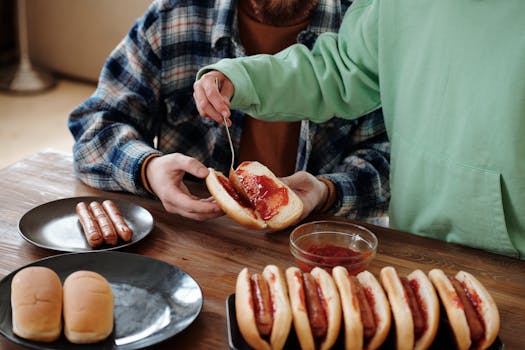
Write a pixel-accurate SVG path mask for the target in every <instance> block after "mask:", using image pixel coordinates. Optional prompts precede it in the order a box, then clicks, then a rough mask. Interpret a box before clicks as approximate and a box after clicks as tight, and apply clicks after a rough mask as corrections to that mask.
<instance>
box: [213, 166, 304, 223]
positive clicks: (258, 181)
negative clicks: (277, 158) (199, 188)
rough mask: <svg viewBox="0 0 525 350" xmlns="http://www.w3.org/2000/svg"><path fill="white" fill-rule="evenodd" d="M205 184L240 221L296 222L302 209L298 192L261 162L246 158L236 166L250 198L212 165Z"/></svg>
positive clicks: (227, 210)
mask: <svg viewBox="0 0 525 350" xmlns="http://www.w3.org/2000/svg"><path fill="white" fill-rule="evenodd" d="M209 170H210V173H209V175H208V176H207V177H206V186H207V187H208V190H209V192H210V193H211V195H212V196H213V197H214V198H215V200H216V202H217V204H218V205H219V207H220V208H221V209H222V210H223V211H224V212H225V213H226V214H227V215H228V216H229V217H231V218H232V219H233V220H235V221H236V222H238V223H239V224H241V225H243V226H246V227H249V228H253V229H259V230H260V229H265V228H267V227H270V228H271V229H274V230H279V229H283V228H286V227H288V226H290V225H292V224H293V223H295V222H296V221H297V220H298V219H299V218H300V217H301V215H302V213H303V202H302V200H301V199H300V198H299V196H297V194H296V193H295V192H294V191H293V190H292V189H291V188H289V187H288V186H287V185H286V184H284V183H283V182H282V181H281V180H279V179H278V178H277V177H276V176H275V175H274V174H273V173H272V172H271V171H270V169H268V168H267V167H265V166H264V165H262V164H261V163H259V162H254V161H253V162H248V161H246V162H243V163H241V165H239V167H238V168H237V169H236V170H235V173H236V174H237V177H238V178H239V179H240V182H241V185H242V186H243V188H244V192H245V193H246V195H247V196H248V197H249V202H247V201H246V200H245V199H243V196H241V195H239V194H238V192H237V191H236V190H235V188H234V186H233V184H232V182H231V181H230V180H229V179H228V178H227V177H226V176H224V175H223V174H222V173H221V172H219V171H216V170H214V169H211V168H210V169H209Z"/></svg>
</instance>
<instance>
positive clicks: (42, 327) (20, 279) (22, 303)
mask: <svg viewBox="0 0 525 350" xmlns="http://www.w3.org/2000/svg"><path fill="white" fill-rule="evenodd" d="M11 308H12V318H13V333H14V334H16V335H18V336H19V337H22V338H25V339H29V340H34V341H41V342H52V341H55V340H57V339H58V338H59V337H60V334H61V332H62V283H61V282H60V278H59V277H58V275H57V274H56V273H55V272H54V271H53V270H51V269H49V268H47V267H42V266H31V267H26V268H24V269H22V270H20V271H18V272H17V273H16V274H15V275H14V277H13V280H12V282H11Z"/></svg>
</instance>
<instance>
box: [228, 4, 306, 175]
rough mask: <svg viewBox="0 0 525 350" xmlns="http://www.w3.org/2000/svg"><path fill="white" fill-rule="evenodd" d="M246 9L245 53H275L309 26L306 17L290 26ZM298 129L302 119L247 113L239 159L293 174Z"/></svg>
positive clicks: (242, 24) (242, 20)
mask: <svg viewBox="0 0 525 350" xmlns="http://www.w3.org/2000/svg"><path fill="white" fill-rule="evenodd" d="M248 11H249V9H246V8H244V7H243V6H239V11H238V14H239V15H238V21H239V31H240V38H241V42H242V44H243V46H244V48H245V50H246V54H248V55H253V54H259V53H265V54H275V53H277V52H279V51H281V50H283V49H285V48H287V47H288V46H290V45H292V44H295V43H296V42H297V35H298V34H299V33H300V32H301V31H302V30H304V29H305V28H306V27H307V26H308V21H305V22H304V23H299V24H296V25H293V26H284V27H275V26H271V25H267V24H264V23H260V22H258V21H256V20H254V19H253V17H251V16H250V14H249V12H248ZM268 38H272V40H269V39H268ZM300 130H301V122H265V121H261V120H257V119H255V118H252V117H250V116H246V117H245V118H244V121H243V131H242V136H241V144H240V150H239V156H238V158H239V162H242V161H245V160H256V161H258V162H260V163H262V164H264V165H266V166H267V167H268V168H269V169H270V170H271V171H272V172H273V173H274V174H275V175H276V176H279V177H281V176H288V175H291V174H293V173H294V172H295V162H296V158H297V147H298V144H299V133H300Z"/></svg>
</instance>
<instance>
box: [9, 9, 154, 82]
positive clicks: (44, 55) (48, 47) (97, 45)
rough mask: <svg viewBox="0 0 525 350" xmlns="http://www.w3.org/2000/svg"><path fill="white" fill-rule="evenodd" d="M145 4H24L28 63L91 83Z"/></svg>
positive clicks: (140, 13)
mask: <svg viewBox="0 0 525 350" xmlns="http://www.w3.org/2000/svg"><path fill="white" fill-rule="evenodd" d="M0 1H3V0H0ZM150 3H151V0H27V12H28V14H27V19H28V33H29V34H28V36H29V52H30V56H31V59H32V61H33V63H35V64H36V65H39V66H42V67H45V68H47V69H49V70H51V71H54V72H57V73H60V74H64V75H68V76H72V77H76V78H80V79H83V80H88V81H96V80H97V79H98V76H99V74H100V70H101V68H102V65H103V64H104V61H105V60H106V58H107V56H108V55H109V54H110V52H111V51H112V50H113V48H115V46H116V45H117V44H118V43H119V42H120V41H121V40H122V38H124V36H125V35H126V33H127V32H128V30H129V29H130V28H131V26H132V25H133V23H134V22H135V20H136V19H137V18H138V17H140V16H141V15H142V14H143V13H144V11H145V10H146V9H147V7H148V6H149V4H150Z"/></svg>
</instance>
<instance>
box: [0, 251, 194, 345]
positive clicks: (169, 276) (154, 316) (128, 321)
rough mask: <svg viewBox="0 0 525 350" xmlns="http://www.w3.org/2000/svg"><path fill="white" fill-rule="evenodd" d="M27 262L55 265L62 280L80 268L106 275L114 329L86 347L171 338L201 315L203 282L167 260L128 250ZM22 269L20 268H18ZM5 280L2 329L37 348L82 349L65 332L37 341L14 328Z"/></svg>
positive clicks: (0, 298)
mask: <svg viewBox="0 0 525 350" xmlns="http://www.w3.org/2000/svg"><path fill="white" fill-rule="evenodd" d="M27 266H45V267H49V268H51V269H52V270H54V271H55V272H56V273H57V274H58V276H59V277H60V279H61V280H62V282H64V279H65V278H66V277H67V276H68V275H69V274H71V273H72V272H75V271H78V270H90V271H95V272H97V273H99V274H101V275H102V276H104V277H105V278H106V279H107V280H108V282H109V284H110V285H111V289H112V291H113V296H114V300H115V304H114V305H115V306H114V317H115V324H114V329H113V333H112V334H111V335H110V336H109V338H107V339H106V340H104V341H103V342H100V343H96V344H92V345H83V346H82V347H81V349H119V350H125V349H127V350H129V349H142V348H144V347H147V346H151V345H153V344H157V343H159V342H161V341H163V340H165V339H168V338H170V337H172V336H174V335H176V334H177V333H179V332H181V331H182V330H184V329H185V328H186V327H188V326H189V325H190V324H191V323H192V322H193V321H194V320H195V318H196V317H197V316H198V315H199V313H200V310H201V308H202V303H203V297H202V291H201V289H200V286H199V285H198V284H197V282H196V281H195V280H194V279H193V278H192V277H191V276H190V275H188V274H187V273H186V272H184V271H183V270H181V269H179V268H178V267H175V266H173V265H170V264H167V263H165V262H163V261H160V260H156V259H152V258H149V257H145V256H142V255H138V254H130V253H123V252H93V253H89V254H84V253H69V254H61V255H55V256H53V257H50V258H46V259H42V260H39V261H36V262H34V263H32V264H29V265H26V266H24V267H27ZM17 271H18V270H17ZM17 271H14V272H11V273H10V274H9V275H7V276H6V277H4V278H3V279H2V281H0V333H2V334H3V335H4V336H5V337H7V338H8V339H10V340H11V341H13V342H15V343H18V344H21V345H23V346H27V347H29V348H32V349H60V350H69V349H78V348H79V346H78V345H75V344H72V343H70V342H68V341H67V340H66V338H65V337H64V335H62V336H61V337H60V339H59V340H57V341H55V342H52V343H40V342H32V341H28V340H26V339H23V338H20V337H18V336H16V335H15V334H14V333H13V330H12V320H11V280H12V278H13V276H14V275H15V273H16V272H17Z"/></svg>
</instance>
